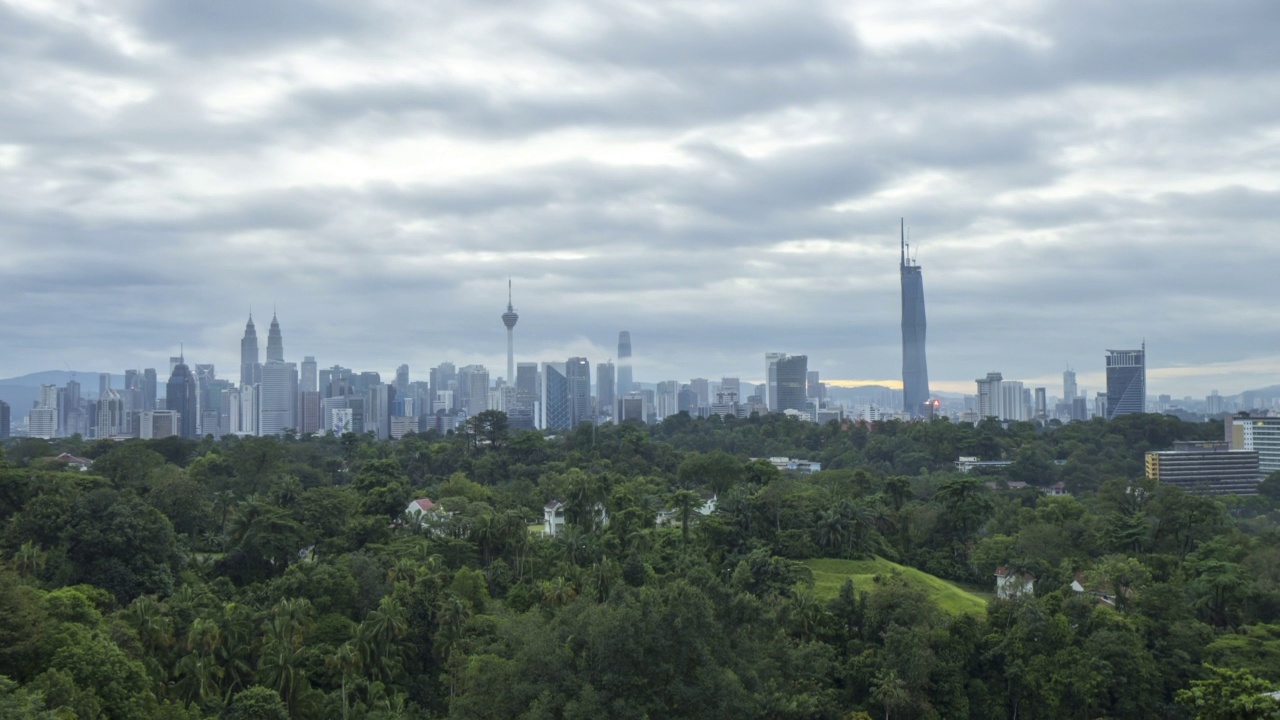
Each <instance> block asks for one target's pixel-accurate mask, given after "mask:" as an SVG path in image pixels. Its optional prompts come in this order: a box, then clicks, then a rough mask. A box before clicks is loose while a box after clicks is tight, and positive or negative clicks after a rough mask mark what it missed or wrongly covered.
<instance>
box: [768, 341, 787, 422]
mask: <svg viewBox="0 0 1280 720" xmlns="http://www.w3.org/2000/svg"><path fill="white" fill-rule="evenodd" d="M786 356H787V354H786V353H765V354H764V388H765V389H764V406H765V408H767V409H768V410H769V412H773V411H774V410H776V409H777V405H778V361H779V360H781V359H782V358H784V357H786Z"/></svg>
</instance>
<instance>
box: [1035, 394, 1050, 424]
mask: <svg viewBox="0 0 1280 720" xmlns="http://www.w3.org/2000/svg"><path fill="white" fill-rule="evenodd" d="M1035 411H1036V414H1035V419H1036V420H1038V421H1040V422H1044V421H1045V420H1048V419H1049V398H1048V396H1047V395H1046V393H1045V388H1042V387H1038V388H1036V408H1035Z"/></svg>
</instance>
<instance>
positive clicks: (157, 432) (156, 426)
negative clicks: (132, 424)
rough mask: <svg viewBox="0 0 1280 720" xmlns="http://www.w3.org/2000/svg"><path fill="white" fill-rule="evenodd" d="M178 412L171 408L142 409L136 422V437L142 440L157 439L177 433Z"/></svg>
mask: <svg viewBox="0 0 1280 720" xmlns="http://www.w3.org/2000/svg"><path fill="white" fill-rule="evenodd" d="M179 420H180V419H179V417H178V413H176V412H174V411H172V410H144V411H142V415H141V417H140V418H139V422H138V437H140V438H142V439H143V440H159V439H160V438H167V437H170V436H173V435H177V434H178V431H179V429H180V428H179Z"/></svg>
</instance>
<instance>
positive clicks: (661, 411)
mask: <svg viewBox="0 0 1280 720" xmlns="http://www.w3.org/2000/svg"><path fill="white" fill-rule="evenodd" d="M679 393H680V383H678V382H676V381H675V380H663V381H662V382H660V383H658V391H657V393H656V397H655V402H656V405H657V414H658V420H663V419H665V418H669V417H671V416H672V415H675V414H676V413H678V412H680V410H679V406H678V405H677V402H678V398H677V395H679Z"/></svg>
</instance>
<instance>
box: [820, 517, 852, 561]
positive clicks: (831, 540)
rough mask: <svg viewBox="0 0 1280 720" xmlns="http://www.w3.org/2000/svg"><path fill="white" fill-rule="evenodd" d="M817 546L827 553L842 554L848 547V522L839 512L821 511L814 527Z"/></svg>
mask: <svg viewBox="0 0 1280 720" xmlns="http://www.w3.org/2000/svg"><path fill="white" fill-rule="evenodd" d="M815 529H816V530H817V534H818V545H819V546H821V547H822V549H823V550H825V551H827V552H835V553H837V554H843V551H844V549H845V548H846V547H847V546H848V545H849V521H848V520H847V519H846V518H845V516H844V514H843V513H841V512H840V511H839V510H822V511H820V512H819V513H818V522H817V524H816V526H815Z"/></svg>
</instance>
